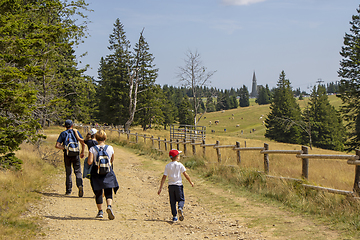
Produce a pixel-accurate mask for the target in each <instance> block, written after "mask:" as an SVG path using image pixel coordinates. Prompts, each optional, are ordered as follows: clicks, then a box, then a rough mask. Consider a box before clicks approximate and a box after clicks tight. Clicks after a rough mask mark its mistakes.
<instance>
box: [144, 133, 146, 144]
mask: <svg viewBox="0 0 360 240" xmlns="http://www.w3.org/2000/svg"><path fill="white" fill-rule="evenodd" d="M144 144H146V134H144Z"/></svg>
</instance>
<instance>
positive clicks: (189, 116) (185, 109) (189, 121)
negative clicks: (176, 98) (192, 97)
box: [178, 97, 195, 125]
mask: <svg viewBox="0 0 360 240" xmlns="http://www.w3.org/2000/svg"><path fill="white" fill-rule="evenodd" d="M194 117H195V114H194V112H193V108H192V106H191V103H190V101H189V98H188V97H184V98H183V99H182V100H181V102H180V107H179V109H178V119H179V123H180V124H186V125H193V123H194Z"/></svg>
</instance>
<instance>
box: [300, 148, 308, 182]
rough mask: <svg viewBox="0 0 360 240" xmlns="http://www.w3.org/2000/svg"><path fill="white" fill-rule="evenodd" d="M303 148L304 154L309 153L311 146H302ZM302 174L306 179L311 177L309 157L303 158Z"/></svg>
mask: <svg viewBox="0 0 360 240" xmlns="http://www.w3.org/2000/svg"><path fill="white" fill-rule="evenodd" d="M301 150H302V152H303V154H308V153H309V148H308V147H306V146H302V147H301ZM301 176H302V177H303V178H305V179H308V178H309V159H308V158H303V159H302V174H301Z"/></svg>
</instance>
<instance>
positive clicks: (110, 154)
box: [89, 145, 114, 165]
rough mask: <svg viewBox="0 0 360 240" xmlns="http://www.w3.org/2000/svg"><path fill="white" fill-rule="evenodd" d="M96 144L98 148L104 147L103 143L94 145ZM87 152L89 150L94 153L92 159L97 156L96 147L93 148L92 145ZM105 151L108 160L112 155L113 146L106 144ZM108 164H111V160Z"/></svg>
mask: <svg viewBox="0 0 360 240" xmlns="http://www.w3.org/2000/svg"><path fill="white" fill-rule="evenodd" d="M96 146H97V147H98V148H99V149H100V147H105V145H104V146H100V145H96ZM89 152H91V153H92V154H93V155H94V161H95V159H96V158H97V151H96V149H95V148H94V147H91V148H90V149H89ZM106 152H107V154H108V155H109V161H110V159H111V157H112V155H113V154H114V148H113V147H112V146H110V145H108V147H107V149H106ZM110 165H111V162H110Z"/></svg>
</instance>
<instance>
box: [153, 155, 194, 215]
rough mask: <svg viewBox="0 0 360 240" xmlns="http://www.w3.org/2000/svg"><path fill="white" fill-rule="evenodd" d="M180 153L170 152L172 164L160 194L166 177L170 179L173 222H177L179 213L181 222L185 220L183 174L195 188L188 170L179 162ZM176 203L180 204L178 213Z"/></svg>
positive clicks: (169, 166)
mask: <svg viewBox="0 0 360 240" xmlns="http://www.w3.org/2000/svg"><path fill="white" fill-rule="evenodd" d="M180 153H182V151H178V150H176V149H172V150H170V152H169V157H170V158H171V160H172V161H171V162H170V163H168V164H167V165H166V166H165V171H164V175H163V177H162V179H161V182H160V188H159V191H158V194H159V195H160V193H161V190H162V188H163V186H164V183H165V180H166V177H169V179H168V183H169V198H170V206H171V213H172V215H173V219H172V220H173V222H177V220H178V218H177V213H179V219H180V221H183V220H184V212H183V209H184V203H185V196H184V187H183V184H182V178H181V174H183V175H184V176H185V178H186V179H187V180H188V181H189V183H190V184H191V186H192V187H194V183H193V182H192V181H191V179H190V176H189V175H188V174H187V173H186V168H185V167H184V165H183V164H182V163H181V162H179V160H180ZM176 203H178V211H176Z"/></svg>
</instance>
